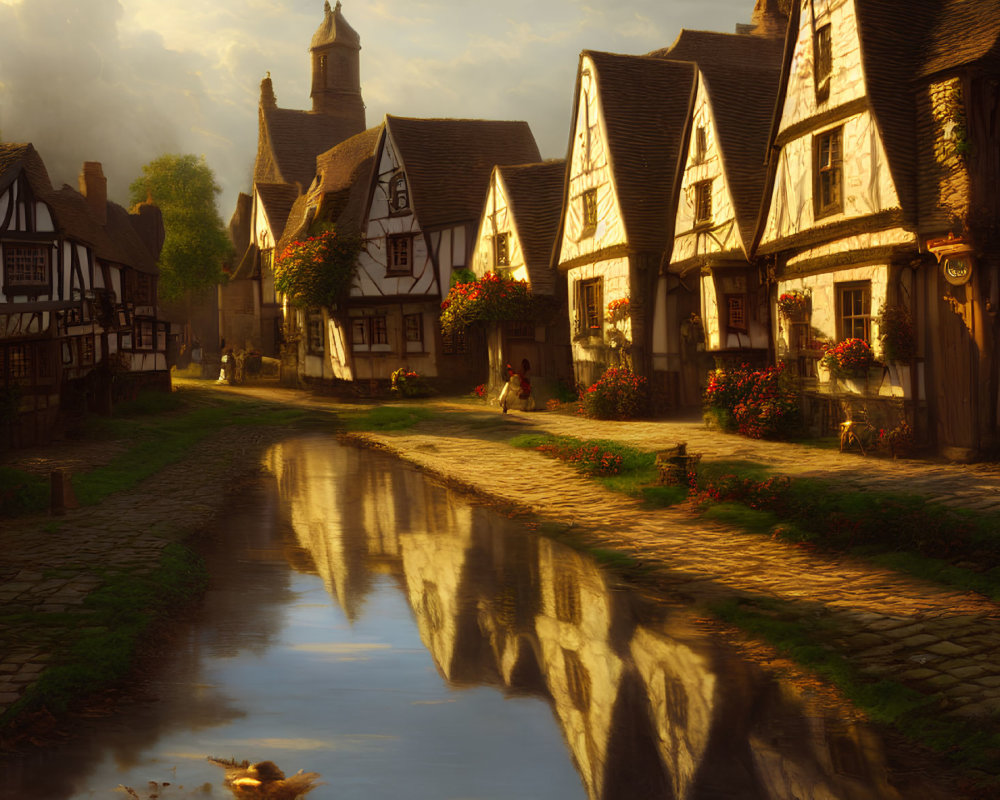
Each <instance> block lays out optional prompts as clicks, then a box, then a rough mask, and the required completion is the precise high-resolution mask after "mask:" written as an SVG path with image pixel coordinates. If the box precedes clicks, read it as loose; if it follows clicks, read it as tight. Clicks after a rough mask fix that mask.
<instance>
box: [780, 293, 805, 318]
mask: <svg viewBox="0 0 1000 800" xmlns="http://www.w3.org/2000/svg"><path fill="white" fill-rule="evenodd" d="M808 308H809V295H807V294H805V293H803V292H799V291H791V292H784V293H782V295H781V296H780V297H779V298H778V311H779V312H780V313H781V316H783V317H791V316H793V315H795V314H801V313H804V312H805V311H807V310H808Z"/></svg>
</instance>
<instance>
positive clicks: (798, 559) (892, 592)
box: [0, 381, 1000, 717]
mask: <svg viewBox="0 0 1000 800" xmlns="http://www.w3.org/2000/svg"><path fill="white" fill-rule="evenodd" d="M177 383H178V384H179V385H180V387H181V388H182V389H183V388H184V386H185V382H183V381H178V382H177ZM190 383H191V384H194V385H198V386H200V387H205V386H206V384H205V382H190ZM217 390H218V391H226V392H232V393H236V394H244V395H247V396H250V397H256V398H258V399H265V400H271V401H276V402H282V403H296V404H300V405H303V406H306V407H316V408H323V409H326V410H330V409H331V408H334V409H339V408H348V407H350V406H346V405H344V404H340V405H338V404H336V403H335V402H334V401H333V400H331V399H330V398H324V397H317V396H313V395H310V394H308V393H306V392H302V391H292V390H284V389H277V388H275V387H228V386H226V387H218V389H217ZM425 405H427V406H430V407H432V408H434V409H436V410H438V411H440V412H459V413H452V414H448V413H443V414H437V415H435V416H434V417H433V418H432V419H431V420H428V421H426V422H423V423H421V424H420V425H418V426H417V427H415V428H413V429H410V430H405V431H400V432H394V433H378V434H376V433H363V434H354V436H355V438H356V439H357V440H359V441H361V442H362V443H365V444H367V445H370V446H376V447H380V448H383V449H386V450H389V451H391V452H394V453H396V454H397V455H399V456H400V457H401V458H404V459H406V460H408V461H410V462H412V463H414V464H416V465H418V466H419V467H421V468H423V469H425V470H427V471H429V472H431V473H433V474H435V475H437V476H440V477H441V478H442V479H444V480H447V481H449V482H450V483H453V484H456V485H459V486H464V487H466V488H468V489H469V490H471V491H475V492H477V493H479V494H481V495H484V496H486V497H488V498H491V499H493V500H495V501H497V502H500V503H503V504H507V505H512V506H515V507H517V508H520V509H524V510H528V511H531V512H533V513H535V514H536V515H537V516H538V518H539V519H540V520H542V521H545V522H548V523H550V524H552V525H554V526H556V527H558V528H560V529H563V530H567V531H571V532H578V533H579V534H580V535H581V536H583V537H585V538H587V539H589V540H590V541H593V542H598V543H603V544H605V545H606V546H608V547H613V548H616V549H619V550H625V551H628V552H631V553H632V554H634V555H635V557H636V558H638V559H640V560H641V561H643V562H645V563H646V564H648V565H650V566H653V567H655V568H656V574H657V576H658V578H659V582H660V583H661V584H662V586H663V587H664V588H665V589H666V590H668V591H669V592H671V593H672V594H674V595H677V596H682V597H685V598H690V599H691V600H694V601H696V602H702V601H708V600H716V599H720V598H729V597H737V598H760V597H764V598H776V599H779V600H781V601H785V602H786V603H789V607H790V608H791V609H792V610H793V612H794V613H796V614H798V615H800V617H802V618H805V619H807V620H814V621H815V623H816V624H817V625H822V626H831V624H832V627H831V629H832V630H834V631H835V632H836V633H835V634H834V635H835V637H836V638H835V641H834V642H833V643H834V644H835V646H836V647H837V649H838V650H840V651H841V652H843V653H845V654H847V655H849V656H850V657H851V658H852V659H853V660H854V661H855V662H856V663H858V664H859V665H861V667H862V669H863V670H864V671H865V672H867V673H869V674H871V675H872V676H875V677H878V676H891V677H893V678H894V679H897V680H901V681H903V682H905V683H907V684H909V685H911V686H912V687H914V688H916V689H918V690H920V691H923V692H927V693H934V694H938V695H940V696H941V697H942V698H943V702H944V705H945V706H946V707H947V708H949V709H950V710H951V711H952V713H955V714H960V715H965V716H969V717H980V716H984V715H996V714H1000V657H998V656H1000V606H998V605H997V604H995V603H992V602H990V601H988V600H986V599H984V598H982V597H980V596H977V595H973V594H963V593H959V592H956V591H949V590H947V589H943V588H941V587H939V586H935V585H932V584H929V583H925V582H922V581H919V580H916V579H913V578H909V577H906V576H901V575H899V574H896V573H893V572H890V571H888V570H884V569H879V568H876V567H873V566H870V565H866V564H863V563H860V562H857V561H854V560H851V559H849V558H837V557H831V556H829V555H819V554H816V553H812V552H809V551H808V550H805V549H803V548H800V547H796V546H794V545H791V544H787V543H785V542H782V541H779V540H771V539H769V538H766V537H762V536H753V535H748V534H743V533H740V532H738V531H735V530H733V529H731V528H728V527H726V526H724V525H721V524H716V523H710V522H705V521H703V520H693V519H692V518H691V517H690V516H688V515H687V514H685V513H684V512H683V511H681V510H676V509H673V510H672V509H659V510H655V511H654V510H648V509H645V508H643V507H641V506H640V505H639V504H638V503H637V502H636V501H634V500H632V499H630V498H627V497H624V496H622V495H618V494H614V493H611V492H609V491H607V490H605V489H604V488H603V487H601V486H599V485H597V484H595V483H594V482H592V481H590V480H587V479H586V478H584V477H581V476H580V475H579V474H578V473H577V472H576V471H575V470H573V469H572V468H570V467H568V466H566V465H565V464H562V463H560V462H558V461H555V460H552V459H549V458H546V457H544V456H542V455H541V454H538V453H534V452H531V451H525V450H518V449H515V448H512V447H510V446H509V445H507V444H505V443H504V442H505V440H506V438H507V437H508V436H509V435H510V434H514V433H517V432H549V433H555V434H561V435H568V436H576V437H580V438H607V439H614V440H617V441H622V442H627V443H630V444H634V445H636V446H638V447H641V448H643V449H649V450H659V449H663V448H666V447H670V446H673V445H674V444H676V443H678V442H680V441H684V442H686V443H687V445H688V450H689V452H693V453H700V454H702V455H703V456H704V457H705V458H730V459H733V458H736V459H747V460H753V461H759V462H764V463H767V464H770V465H771V466H772V467H773V468H774V469H775V470H776V471H777V472H780V473H785V474H789V475H797V476H821V477H824V478H828V479H835V480H837V481H838V482H842V483H843V484H844V485H850V486H856V487H857V488H859V489H865V488H879V489H886V490H895V491H902V490H906V491H915V492H919V493H921V494H926V495H928V496H931V497H933V498H934V499H937V500H940V501H941V502H946V503H949V504H951V505H954V506H960V507H969V508H989V509H992V508H998V507H1000V467H998V466H997V465H992V464H990V465H955V464H947V463H928V462H924V461H915V460H899V461H888V460H881V459H871V458H868V459H865V458H862V457H860V456H858V455H856V454H841V453H839V452H836V451H829V450H820V449H813V448H807V447H804V446H800V445H790V444H782V443H773V442H756V441H750V440H746V439H743V438H740V437H736V436H730V435H725V434H720V433H718V432H715V431H711V430H708V429H706V428H705V427H704V425H702V424H701V423H700V422H674V421H670V422H668V421H655V422H648V421H643V422H599V421H594V420H587V419H584V418H582V417H576V416H571V415H566V414H556V413H547V412H538V413H531V414H520V413H511V414H508V415H506V416H501V415H500V414H499V412H497V411H488V410H487V409H486V407H485V406H476V405H470V404H469V403H463V402H447V401H429V402H427V403H425ZM355 407H356V406H355ZM278 435H280V432H279V431H254V432H253V433H252V434H251V435H250V436H249V437H248V436H242V437H232V436H226V437H217V438H216V439H214V440H213V441H210V442H206V443H203V444H202V445H200V446H199V447H198V448H197V449H196V450H195V451H193V452H192V453H191V454H190V458H189V459H188V460H186V461H185V462H184V463H183V464H178V465H175V466H173V467H170V468H168V469H166V470H164V471H162V472H161V473H160V474H159V475H157V476H156V477H154V478H152V479H150V480H148V481H146V482H144V483H143V484H141V485H140V486H139V487H138V488H137V489H135V490H134V491H131V492H126V493H122V494H120V495H115V496H112V497H110V498H108V499H107V500H106V501H105V502H104V503H102V504H101V505H99V506H96V507H92V508H87V509H76V510H70V511H69V512H67V513H66V515H65V516H62V517H48V516H45V517H33V518H25V519H19V520H14V521H10V520H4V521H3V528H2V549H0V612H3V613H0V713H3V711H4V710H5V709H6V708H8V707H9V706H10V704H12V703H13V702H15V701H16V700H17V699H18V698H19V697H20V696H21V693H22V692H23V691H24V689H25V687H26V686H27V685H29V684H30V683H31V682H32V681H33V680H35V679H36V677H37V676H38V675H39V674H40V673H41V672H42V671H43V670H44V667H45V664H46V662H47V661H48V660H49V659H50V657H51V653H50V652H49V650H50V648H48V649H47V648H46V647H45V645H44V643H42V644H36V645H34V646H32V647H27V646H24V645H23V642H25V641H27V640H28V637H25V636H23V633H24V630H23V629H20V628H19V627H18V622H17V618H16V617H14V618H11V617H10V616H8V615H7V614H6V612H8V611H9V610H11V609H16V610H18V611H23V612H27V613H34V612H45V613H49V612H52V613H55V612H60V611H65V610H70V609H75V610H76V611H78V612H79V611H80V610H81V604H82V602H83V599H84V598H85V597H86V595H87V594H88V593H89V592H90V591H91V590H92V589H93V588H94V587H95V586H96V585H97V583H98V578H97V576H96V572H97V570H98V569H99V568H102V567H106V566H109V565H120V566H129V565H131V566H142V565H149V564H155V563H156V562H157V560H158V556H159V553H160V552H161V551H162V548H163V547H164V546H165V545H166V544H167V543H168V542H169V541H172V540H174V539H175V538H177V537H179V536H182V535H185V534H186V533H188V532H190V531H192V530H197V529H199V528H204V526H205V525H207V524H209V523H210V521H211V519H212V517H213V515H214V514H216V513H218V512H219V511H220V510H221V509H222V507H223V504H224V503H225V499H226V490H227V488H229V487H232V486H233V484H234V483H235V482H238V481H239V479H240V477H241V476H243V475H245V474H247V472H248V471H249V470H253V469H256V468H257V467H258V465H259V456H260V454H261V452H262V451H263V449H264V447H265V446H266V442H267V440H268V437H272V438H273V437H276V436H278ZM473 456H474V457H473ZM92 457H93V456H92ZM38 463H39V465H41V466H45V465H48V466H59V465H57V464H52V463H51V461H50V460H46V459H45V458H41V460H40V461H39V462H38ZM21 624H27V623H21Z"/></svg>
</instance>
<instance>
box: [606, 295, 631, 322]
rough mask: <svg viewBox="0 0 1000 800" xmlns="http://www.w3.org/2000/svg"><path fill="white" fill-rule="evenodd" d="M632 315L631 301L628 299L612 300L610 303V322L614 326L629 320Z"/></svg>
mask: <svg viewBox="0 0 1000 800" xmlns="http://www.w3.org/2000/svg"><path fill="white" fill-rule="evenodd" d="M631 313H632V310H631V308H630V306H629V300H628V298H627V297H620V298H618V299H617V300H612V301H611V302H610V303H608V322H610V323H611V324H612V325H617V324H618V323H619V322H624V321H625V320H627V319H628V318H629V316H630V315H631Z"/></svg>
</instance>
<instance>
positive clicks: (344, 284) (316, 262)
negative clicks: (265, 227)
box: [274, 229, 361, 308]
mask: <svg viewBox="0 0 1000 800" xmlns="http://www.w3.org/2000/svg"><path fill="white" fill-rule="evenodd" d="M360 252H361V240H360V239H359V238H357V237H356V236H343V235H341V234H339V233H337V231H335V230H333V229H331V230H328V231H324V232H323V233H320V234H319V235H317V236H310V237H309V238H308V239H305V240H304V241H296V242H292V243H291V244H290V245H288V247H286V248H285V249H284V250H283V251H282V253H281V255H280V256H278V258H277V260H276V261H275V262H274V288H275V289H276V290H277V291H279V292H281V294H283V295H286V296H287V297H288V299H289V300H291V302H292V303H293V304H294V305H297V306H300V307H313V308H315V307H321V308H329V307H331V306H333V305H335V304H336V303H337V301H338V299H340V298H341V297H343V296H344V295H345V294H346V293H347V291H348V290H349V289H350V288H351V280H352V279H353V277H354V266H355V264H356V263H357V260H358V254H359V253H360Z"/></svg>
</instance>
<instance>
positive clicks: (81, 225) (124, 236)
mask: <svg viewBox="0 0 1000 800" xmlns="http://www.w3.org/2000/svg"><path fill="white" fill-rule="evenodd" d="M21 169H23V170H24V171H25V173H26V174H27V175H28V179H29V181H30V183H31V186H32V188H33V189H34V191H35V195H36V197H37V199H39V200H41V201H43V202H45V203H46V204H47V205H48V206H49V208H50V209H51V210H52V216H53V222H54V223H55V226H56V229H57V231H58V232H59V233H60V234H61V235H63V236H65V237H67V238H69V239H74V240H76V241H79V242H82V243H84V244H88V245H90V246H91V247H92V248H93V249H94V252H95V253H96V255H97V256H98V258H101V259H103V260H104V261H109V262H113V263H115V264H119V265H122V266H126V267H133V268H135V269H138V270H141V271H143V272H149V273H154V274H155V273H156V272H158V269H157V266H156V261H157V258H158V257H159V249H160V247H162V244H163V220H162V217H161V216H160V213H159V209H156V208H155V206H154V207H153V209H154V210H150V209H149V207H146V208H145V209H144V208H143V207H140V209H139V213H136V214H130V213H129V212H128V211H126V210H125V209H124V208H122V207H121V206H120V205H118V204H117V203H111V202H109V203H108V204H107V218H106V222H105V223H104V224H101V223H100V222H99V221H98V220H97V219H95V217H94V215H93V212H92V210H91V207H90V204H89V203H88V202H87V199H86V198H85V197H84V196H83V195H82V194H80V192H78V191H77V190H76V189H73V188H71V187H69V186H63V187H62V188H61V189H53V187H52V184H51V182H50V181H49V176H48V172H47V171H46V169H45V164H44V163H43V162H42V159H41V156H40V155H39V154H38V152H37V151H36V150H35V148H34V147H33V146H32V145H30V144H0V191H3V190H4V189H6V188H7V187H8V186H9V185H10V184H11V182H12V181H13V180H14V179H15V178H16V177H17V175H18V174H19V172H20V170H21ZM143 206H145V204H143Z"/></svg>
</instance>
